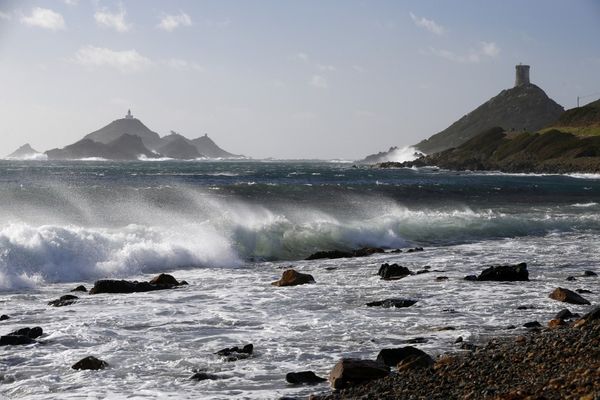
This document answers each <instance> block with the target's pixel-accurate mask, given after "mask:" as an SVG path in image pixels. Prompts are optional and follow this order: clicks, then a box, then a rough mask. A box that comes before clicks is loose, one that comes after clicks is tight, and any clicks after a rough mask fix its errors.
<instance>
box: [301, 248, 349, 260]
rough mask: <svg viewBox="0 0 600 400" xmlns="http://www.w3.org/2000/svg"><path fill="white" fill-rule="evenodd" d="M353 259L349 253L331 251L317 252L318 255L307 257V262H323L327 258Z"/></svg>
mask: <svg viewBox="0 0 600 400" xmlns="http://www.w3.org/2000/svg"><path fill="white" fill-rule="evenodd" d="M349 257H352V253H351V252H349V251H340V250H330V251H317V252H316V253H313V254H311V255H310V256H308V257H306V259H307V260H322V259H325V258H328V259H334V258H349Z"/></svg>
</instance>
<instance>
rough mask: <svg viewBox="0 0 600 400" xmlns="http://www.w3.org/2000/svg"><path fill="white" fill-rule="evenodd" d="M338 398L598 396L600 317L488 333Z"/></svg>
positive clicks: (327, 398) (328, 398) (321, 398)
mask: <svg viewBox="0 0 600 400" xmlns="http://www.w3.org/2000/svg"><path fill="white" fill-rule="evenodd" d="M311 399H315V400H317V399H318V400H334V399H335V400H337V399H444V400H447V399H505V400H517V399H540V400H541V399H579V400H598V399H600V321H599V320H594V321H588V322H587V323H586V324H584V325H582V326H578V327H573V326H570V325H569V326H563V327H559V328H556V329H552V330H548V329H544V330H540V331H534V332H530V333H527V334H526V335H522V336H517V337H512V338H501V339H493V340H491V341H490V342H488V343H487V344H486V345H485V346H482V347H480V348H478V349H477V350H475V351H474V352H468V353H462V354H461V353H458V354H450V355H444V356H442V357H440V358H438V359H437V360H436V363H435V366H434V368H427V369H415V370H409V371H400V372H397V373H395V374H392V375H390V376H388V377H386V378H384V379H380V380H377V381H373V382H371V383H369V384H366V385H362V386H358V387H354V388H350V389H346V390H343V391H340V392H336V393H331V394H325V395H313V396H311Z"/></svg>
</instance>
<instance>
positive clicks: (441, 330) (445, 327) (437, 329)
mask: <svg viewBox="0 0 600 400" xmlns="http://www.w3.org/2000/svg"><path fill="white" fill-rule="evenodd" d="M433 330H434V331H436V332H443V331H455V330H456V328H455V327H453V326H439V327H437V328H433Z"/></svg>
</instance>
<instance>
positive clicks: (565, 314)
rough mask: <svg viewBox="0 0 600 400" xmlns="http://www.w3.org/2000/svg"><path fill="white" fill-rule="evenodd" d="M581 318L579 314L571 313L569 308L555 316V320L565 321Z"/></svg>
mask: <svg viewBox="0 0 600 400" xmlns="http://www.w3.org/2000/svg"><path fill="white" fill-rule="evenodd" d="M579 317H580V315H579V314H573V313H572V312H571V311H569V309H568V308H564V309H562V310H560V311H559V312H557V313H556V315H555V316H554V319H562V320H565V319H573V318H579Z"/></svg>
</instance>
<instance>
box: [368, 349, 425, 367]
mask: <svg viewBox="0 0 600 400" xmlns="http://www.w3.org/2000/svg"><path fill="white" fill-rule="evenodd" d="M419 357H424V358H425V359H427V361H428V363H429V365H433V359H432V358H431V357H430V356H429V355H428V354H427V353H425V352H424V351H422V350H419V349H417V348H416V347H412V346H406V347H399V348H395V349H383V350H381V351H380V352H379V354H378V355H377V361H378V362H380V363H382V364H385V365H387V366H388V367H393V366H396V365H398V364H399V363H400V362H402V361H404V360H406V359H408V358H411V359H412V358H419Z"/></svg>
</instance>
